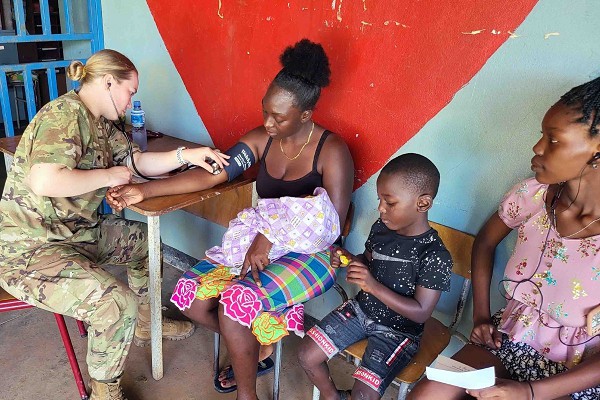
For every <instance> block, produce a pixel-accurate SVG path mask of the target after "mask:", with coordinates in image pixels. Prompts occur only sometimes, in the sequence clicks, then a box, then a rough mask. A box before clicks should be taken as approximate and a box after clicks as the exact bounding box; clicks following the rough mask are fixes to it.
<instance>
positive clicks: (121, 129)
mask: <svg viewBox="0 0 600 400" xmlns="http://www.w3.org/2000/svg"><path fill="white" fill-rule="evenodd" d="M110 86H111V83H110V82H108V83H107V87H108V95H109V97H110V101H111V102H112V105H113V107H114V109H115V112H116V113H117V115H119V111H118V110H117V105H116V104H115V101H114V99H113V97H112V93H111V92H110ZM111 122H112V125H113V127H114V128H115V129H117V130H118V131H119V132H121V134H122V135H123V137H125V140H127V154H128V157H129V159H130V160H131V167H132V168H133V170H134V171H135V173H136V174H137V175H138V176H139V177H140V178H144V179H147V180H149V181H154V180H158V179H160V178H152V177H149V176H146V175H144V174H142V173H141V172H140V171H139V170H138V169H137V167H136V166H135V160H134V159H133V146H132V144H131V139H129V135H128V134H127V132H126V131H125V119H124V118H119V124H118V125H117V124H116V123H115V121H111ZM205 161H206V162H207V163H208V164H210V166H211V167H212V169H213V172H212V174H213V175H218V174H219V173H221V171H222V168H221V167H220V166H219V164H217V162H216V161H214V160H213V159H211V158H209V157H206V160H205ZM194 167H195V166H194ZM191 168H192V166H190V164H187V165H186V166H185V167H184V168H182V169H180V170H179V172H183V171H187V170H188V169H191Z"/></svg>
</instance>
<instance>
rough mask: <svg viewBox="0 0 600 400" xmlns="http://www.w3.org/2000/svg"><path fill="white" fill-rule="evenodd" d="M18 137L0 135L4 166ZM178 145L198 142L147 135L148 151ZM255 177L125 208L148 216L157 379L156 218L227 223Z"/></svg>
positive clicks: (248, 200) (246, 202)
mask: <svg viewBox="0 0 600 400" xmlns="http://www.w3.org/2000/svg"><path fill="white" fill-rule="evenodd" d="M20 139H21V137H20V136H14V137H10V138H0V151H2V152H3V153H4V155H5V156H4V159H5V163H6V170H7V171H8V170H9V167H10V164H11V163H12V157H13V155H14V154H15V150H16V148H17V145H18V143H19V140H20ZM179 146H185V147H195V146H196V147H197V146H198V144H195V143H191V142H187V141H185V140H182V139H178V138H175V137H172V136H167V135H164V136H163V137H162V138H149V139H148V150H149V151H169V150H175V149H176V148H177V147H179ZM255 179H256V169H250V170H248V171H246V172H245V173H244V174H243V175H242V176H240V177H238V178H236V179H234V180H233V181H232V182H225V183H222V184H220V185H217V186H215V187H214V188H212V189H207V190H202V191H199V192H194V193H187V194H178V195H170V196H161V197H155V198H152V199H149V200H145V201H142V202H141V203H138V204H135V205H132V206H129V207H128V208H129V209H130V210H132V211H135V212H137V213H139V214H142V215H145V216H146V218H147V219H148V258H149V260H148V263H149V276H150V279H149V287H148V290H149V294H150V325H151V331H150V335H151V349H152V376H153V377H154V379H156V380H158V379H161V378H162V377H163V359H162V324H161V318H162V313H161V290H162V288H161V286H162V285H161V277H160V270H161V256H160V221H159V218H160V216H161V215H164V214H168V213H170V212H172V211H176V210H180V209H183V210H186V211H189V212H191V213H193V214H195V215H198V216H200V217H202V218H205V219H208V220H209V221H212V222H216V223H218V224H220V225H223V226H227V223H228V222H229V220H231V219H232V218H234V217H235V216H236V215H237V212H238V211H240V210H241V209H243V208H246V207H250V206H251V204H252V185H251V183H252V182H254V180H255Z"/></svg>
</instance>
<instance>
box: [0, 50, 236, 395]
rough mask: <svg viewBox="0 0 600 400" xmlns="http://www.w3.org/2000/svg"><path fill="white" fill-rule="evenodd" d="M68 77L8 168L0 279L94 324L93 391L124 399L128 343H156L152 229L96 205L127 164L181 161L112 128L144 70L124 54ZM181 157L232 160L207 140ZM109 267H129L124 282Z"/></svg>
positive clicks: (176, 331) (177, 328) (169, 334)
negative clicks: (69, 85)
mask: <svg viewBox="0 0 600 400" xmlns="http://www.w3.org/2000/svg"><path fill="white" fill-rule="evenodd" d="M67 76H68V77H69V78H70V79H73V80H75V81H79V82H80V84H81V86H80V88H79V89H78V90H75V91H70V92H68V93H66V94H65V95H63V96H60V97H59V98H57V99H55V100H53V101H51V102H50V103H48V104H46V105H45V106H43V107H42V108H41V110H40V111H39V112H38V113H37V115H36V116H35V117H34V118H33V120H32V121H31V123H30V124H29V125H28V126H27V129H26V130H25V132H24V133H23V137H22V138H21V141H20V142H19V145H18V147H17V150H16V152H15V156H14V161H13V164H12V168H11V170H10V171H9V173H8V178H7V180H6V184H5V186H4V193H3V194H2V200H1V201H0V286H1V287H2V288H3V289H4V290H6V291H7V292H9V293H10V294H11V295H13V296H15V297H17V298H19V299H21V300H23V301H26V302H27V303H29V304H32V305H34V306H36V307H39V308H42V309H44V310H48V311H52V312H54V313H59V314H64V315H68V316H70V317H73V318H77V319H79V320H82V321H84V322H86V323H87V324H89V331H88V354H87V364H88V372H89V374H90V377H91V378H92V382H91V386H92V394H91V399H94V400H97V399H107V400H108V399H122V398H123V395H122V393H121V388H120V384H119V380H120V377H121V375H122V373H123V366H124V363H125V358H126V356H127V353H128V351H129V346H130V344H131V341H132V340H133V341H134V342H135V343H136V344H137V345H144V344H147V343H149V341H150V306H149V304H148V303H149V298H148V245H147V242H146V237H147V234H146V226H145V224H142V223H139V222H134V221H127V220H123V219H120V218H116V217H115V216H113V215H105V216H100V215H99V214H98V211H97V210H98V206H99V205H100V202H101V201H102V199H103V197H104V194H105V192H106V188H107V187H111V186H115V185H122V184H125V183H128V182H129V181H130V179H131V174H132V172H131V170H130V169H129V166H130V165H131V164H132V161H135V165H136V166H137V168H138V170H139V171H140V172H141V173H142V174H146V175H156V174H162V173H165V172H168V171H170V170H173V169H175V168H177V167H179V166H180V163H179V162H178V159H177V154H176V152H175V151H171V152H164V153H152V152H148V153H141V152H140V151H139V149H138V147H137V145H134V146H133V147H131V146H130V145H129V144H128V141H127V139H126V137H125V135H124V132H123V133H121V132H119V131H118V130H117V129H116V128H115V125H114V124H111V122H110V121H111V120H117V119H118V118H119V117H120V116H122V115H124V114H125V110H126V109H128V108H131V97H132V96H133V95H134V94H135V93H136V92H137V89H138V73H137V70H136V68H135V66H134V65H133V63H132V62H131V61H130V60H129V59H128V58H127V57H125V56H124V55H122V54H121V53H118V52H116V51H114V50H101V51H99V52H97V53H96V54H94V55H93V56H91V57H90V58H89V60H88V61H87V63H86V64H85V65H83V64H82V63H81V62H80V61H73V62H72V63H71V65H70V66H69V67H68V69H67ZM185 153H186V154H185V157H186V158H187V159H188V160H189V161H190V162H192V163H194V164H197V165H200V166H202V167H204V168H207V169H210V170H211V171H212V168H211V167H210V166H209V165H208V164H207V163H206V162H205V158H206V157H210V158H212V159H214V160H215V161H216V162H217V163H218V164H219V165H223V164H224V163H226V161H225V158H226V156H222V155H221V154H220V153H218V152H215V151H213V150H211V149H210V148H208V147H202V148H197V149H193V150H189V151H186V152H185ZM132 159H133V160H132ZM103 265H121V266H124V267H127V277H128V283H129V287H128V286H127V284H124V283H122V282H120V281H119V280H117V279H116V278H115V277H114V276H112V275H111V274H110V273H108V272H107V271H105V270H104V269H102V268H101V267H102V266H103ZM136 319H137V325H136ZM193 332H194V325H193V324H192V323H190V322H189V321H172V320H168V319H166V318H163V336H164V337H165V338H168V339H172V340H179V339H184V338H187V337H189V336H190V335H191V334H192V333H193ZM47 397H49V398H55V396H52V395H49V396H47Z"/></svg>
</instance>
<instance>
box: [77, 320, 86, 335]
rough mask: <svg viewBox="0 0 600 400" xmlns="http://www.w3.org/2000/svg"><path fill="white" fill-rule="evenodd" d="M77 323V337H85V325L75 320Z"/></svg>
mask: <svg viewBox="0 0 600 400" xmlns="http://www.w3.org/2000/svg"><path fill="white" fill-rule="evenodd" d="M76 321H77V328H78V329H79V336H81V337H82V338H85V337H87V329H86V327H85V325H84V324H83V321H80V320H76Z"/></svg>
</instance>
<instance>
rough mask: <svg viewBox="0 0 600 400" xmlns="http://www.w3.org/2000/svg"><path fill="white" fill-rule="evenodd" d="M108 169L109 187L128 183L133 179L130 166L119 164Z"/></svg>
mask: <svg viewBox="0 0 600 400" xmlns="http://www.w3.org/2000/svg"><path fill="white" fill-rule="evenodd" d="M106 171H107V172H108V185H107V186H108V187H114V186H119V185H126V184H128V183H129V182H130V181H131V171H130V170H129V168H128V167H125V166H121V165H119V166H117V167H110V168H108V169H107V170H106Z"/></svg>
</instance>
